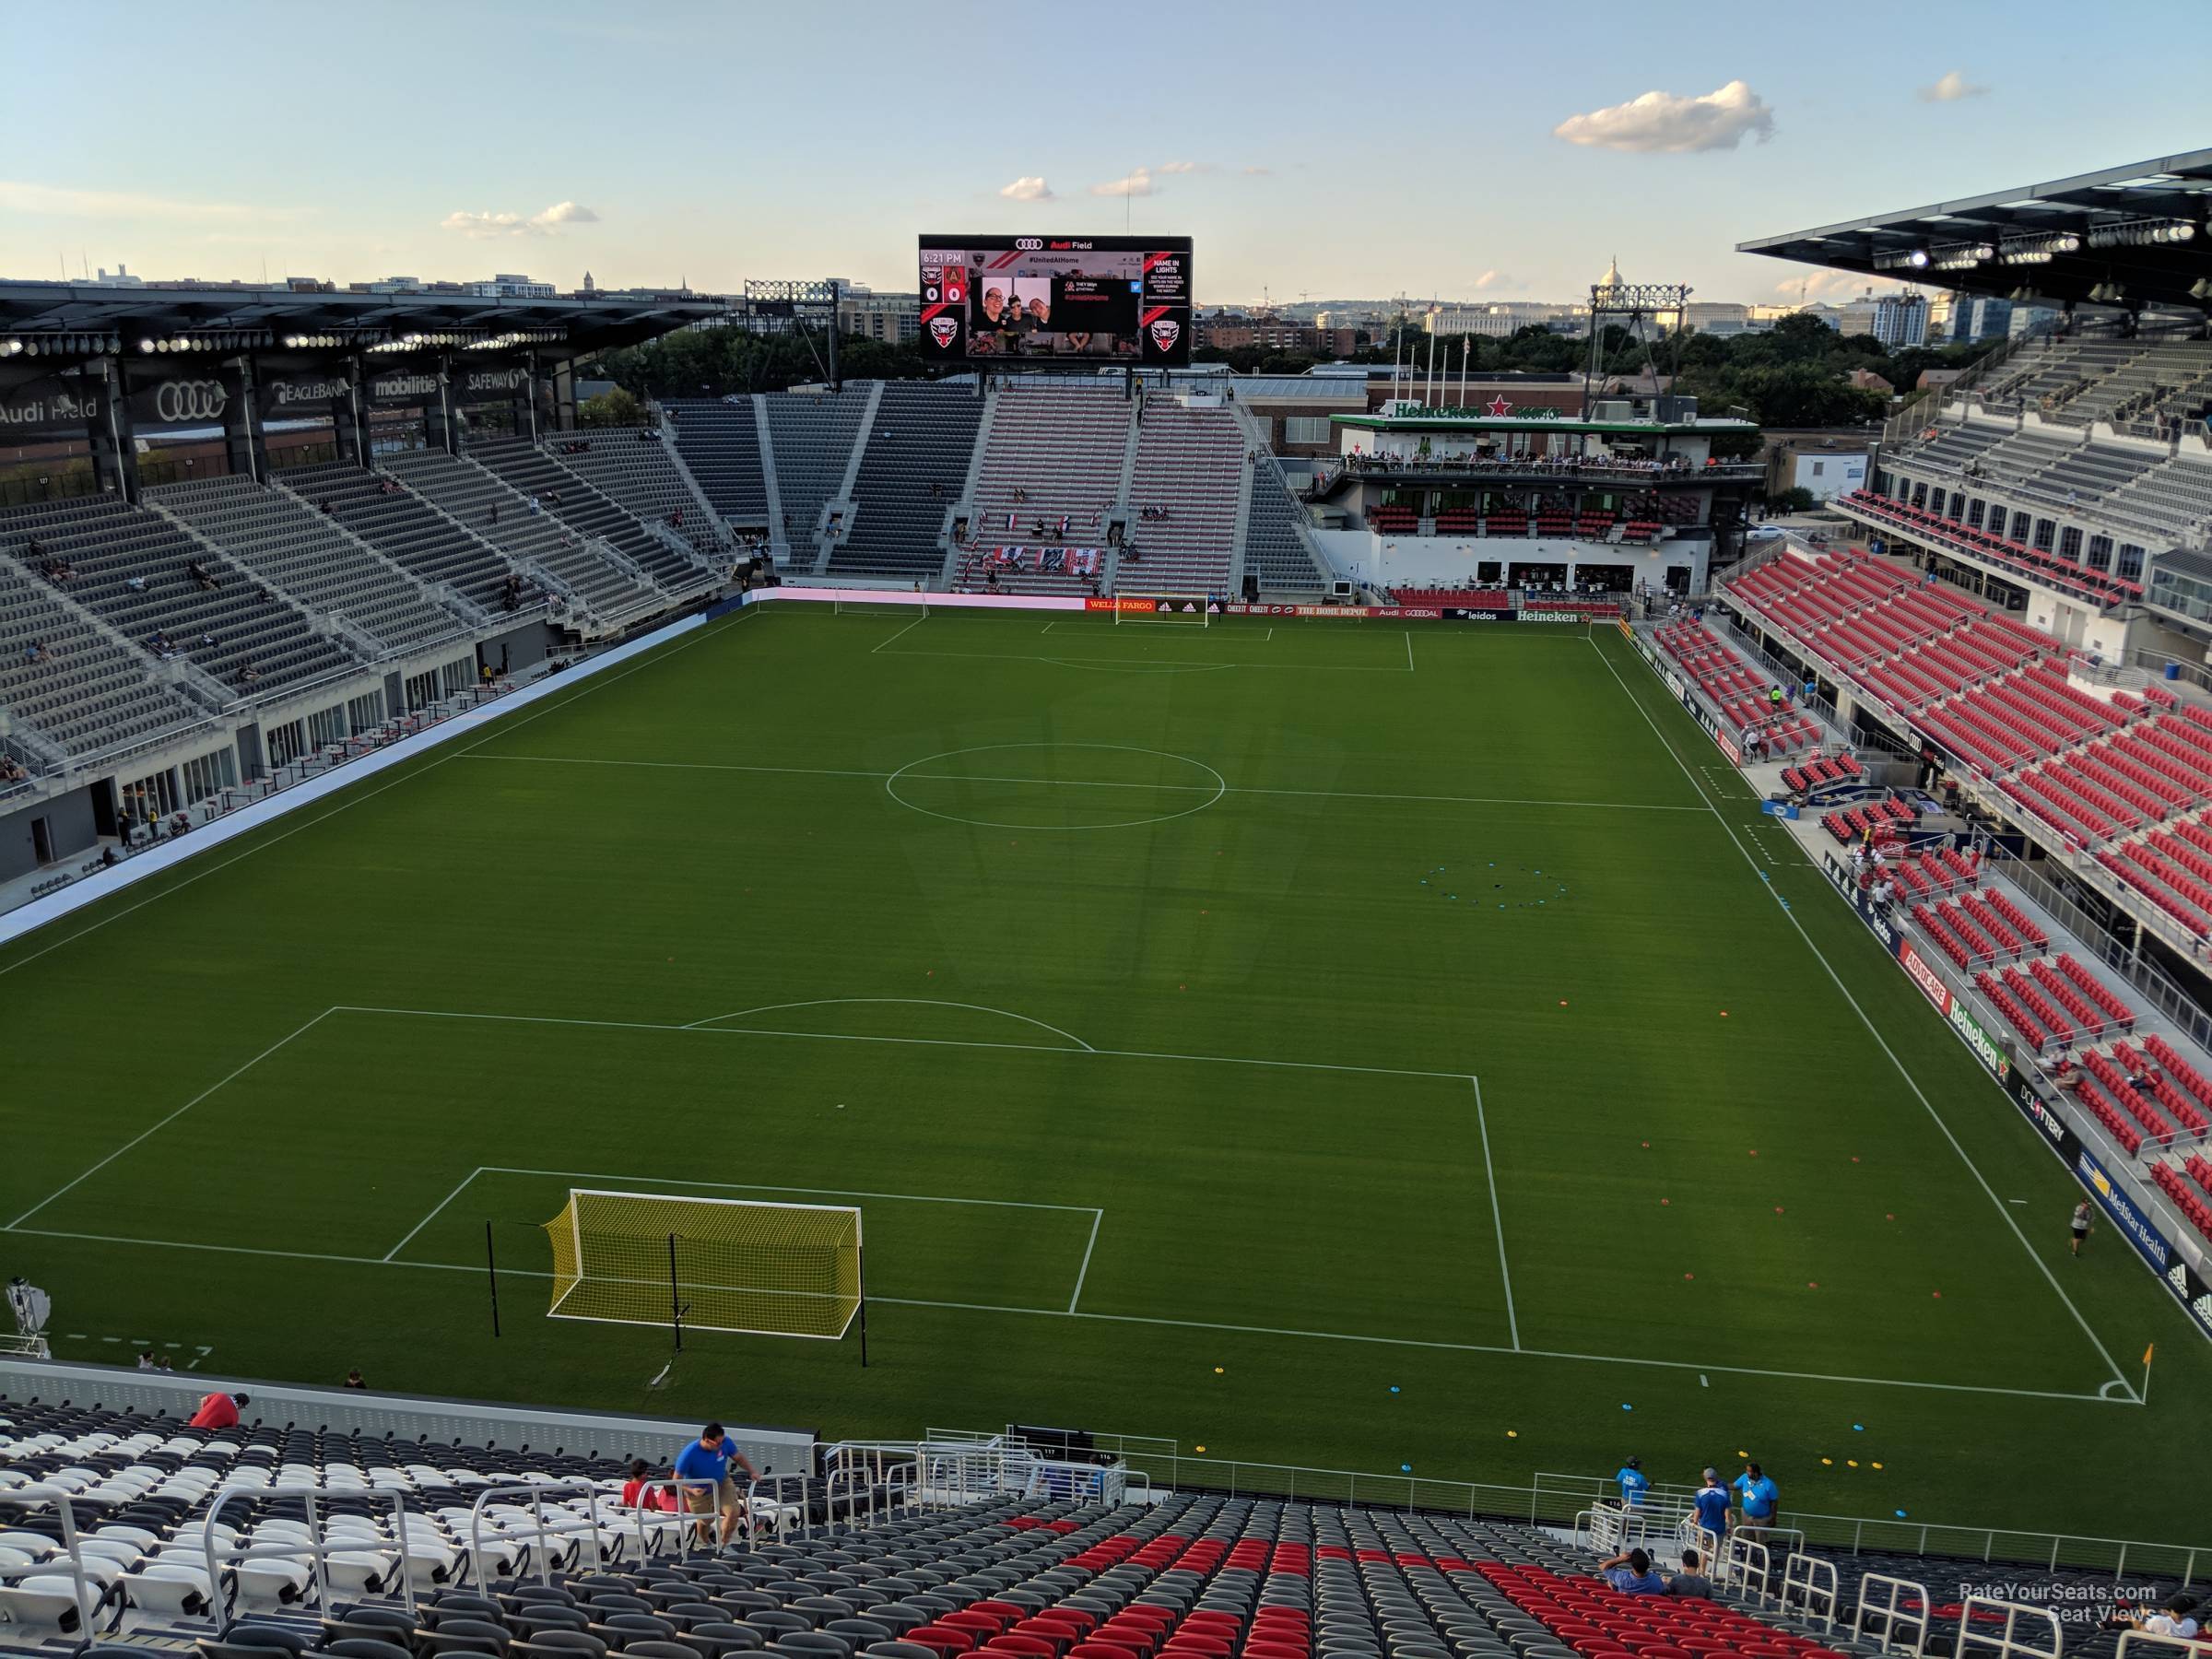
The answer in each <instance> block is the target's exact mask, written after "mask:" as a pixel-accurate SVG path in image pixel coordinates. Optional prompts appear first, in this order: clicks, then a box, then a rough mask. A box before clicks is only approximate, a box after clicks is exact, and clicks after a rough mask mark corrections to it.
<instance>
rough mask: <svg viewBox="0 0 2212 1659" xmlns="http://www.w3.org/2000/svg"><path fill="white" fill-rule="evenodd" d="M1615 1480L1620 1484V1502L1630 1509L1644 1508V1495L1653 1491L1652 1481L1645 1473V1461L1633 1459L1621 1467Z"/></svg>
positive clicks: (1637, 1458) (1639, 1458)
mask: <svg viewBox="0 0 2212 1659" xmlns="http://www.w3.org/2000/svg"><path fill="white" fill-rule="evenodd" d="M1613 1478H1614V1479H1615V1480H1618V1482H1620V1500H1621V1502H1623V1503H1625V1504H1627V1505H1628V1506H1629V1508H1630V1509H1641V1508H1642V1507H1643V1495H1644V1493H1646V1492H1648V1491H1650V1490H1651V1489H1652V1483H1651V1481H1650V1480H1649V1479H1648V1478H1646V1477H1645V1476H1644V1473H1643V1459H1642V1458H1641V1457H1631V1458H1630V1459H1629V1461H1628V1462H1627V1463H1625V1464H1622V1465H1620V1473H1619V1474H1618V1475H1616V1476H1614V1477H1613Z"/></svg>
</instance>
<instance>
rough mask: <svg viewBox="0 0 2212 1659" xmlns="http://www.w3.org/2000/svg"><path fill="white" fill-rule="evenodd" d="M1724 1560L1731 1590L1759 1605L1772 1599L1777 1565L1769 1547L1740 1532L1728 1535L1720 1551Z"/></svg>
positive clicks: (1765, 1603)
mask: <svg viewBox="0 0 2212 1659" xmlns="http://www.w3.org/2000/svg"><path fill="white" fill-rule="evenodd" d="M1721 1559H1722V1561H1723V1562H1724V1568H1725V1571H1726V1572H1727V1575H1728V1583H1729V1586H1730V1588H1732V1589H1733V1590H1735V1593H1736V1594H1738V1595H1741V1596H1744V1597H1745V1598H1747V1599H1748V1600H1754V1601H1757V1602H1758V1603H1759V1606H1762V1607H1763V1606H1766V1605H1767V1603H1768V1602H1769V1601H1771V1600H1772V1599H1773V1597H1774V1594H1775V1588H1776V1586H1775V1583H1774V1562H1773V1558H1772V1557H1771V1555H1769V1554H1768V1552H1767V1547H1766V1546H1765V1545H1764V1544H1761V1543H1759V1541H1758V1540H1757V1539H1756V1538H1747V1537H1746V1536H1744V1535H1743V1534H1742V1533H1740V1532H1733V1533H1730V1534H1729V1535H1728V1542H1727V1544H1726V1545H1725V1546H1724V1547H1723V1548H1722V1550H1721Z"/></svg>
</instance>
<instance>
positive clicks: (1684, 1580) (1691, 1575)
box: [1666, 1549, 1712, 1601]
mask: <svg viewBox="0 0 2212 1659" xmlns="http://www.w3.org/2000/svg"><path fill="white" fill-rule="evenodd" d="M1704 1564H1705V1563H1704V1561H1703V1560H1702V1559H1700V1557H1699V1555H1698V1552H1697V1551H1696V1550H1694V1549H1685V1550H1683V1552H1682V1571H1679V1572H1677V1573H1676V1574H1675V1576H1674V1577H1673V1578H1670V1579H1668V1580H1667V1581H1666V1593H1667V1594H1669V1595H1683V1596H1692V1597H1695V1598H1696V1599H1697V1600H1699V1601H1711V1600H1712V1580H1711V1579H1709V1578H1707V1577H1706V1576H1705V1575H1704V1574H1703V1573H1702V1572H1700V1571H1699V1569H1700V1567H1702V1566H1703V1565H1704Z"/></svg>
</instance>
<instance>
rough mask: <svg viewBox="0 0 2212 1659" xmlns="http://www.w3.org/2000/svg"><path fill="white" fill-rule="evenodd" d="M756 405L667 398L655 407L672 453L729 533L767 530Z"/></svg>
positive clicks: (741, 400)
mask: <svg viewBox="0 0 2212 1659" xmlns="http://www.w3.org/2000/svg"><path fill="white" fill-rule="evenodd" d="M757 401H758V400H756V399H754V398H751V397H736V398H703V397H701V398H670V399H668V400H667V401H665V402H664V403H663V404H662V405H661V410H662V413H663V414H664V415H665V416H666V417H667V419H668V421H669V424H670V428H671V429H672V430H673V431H674V433H675V435H676V450H677V454H678V455H679V456H680V457H681V458H682V461H683V465H684V466H685V468H686V469H687V470H688V472H689V473H690V474H691V476H692V477H693V478H695V479H696V480H698V483H699V488H700V490H701V491H702V492H703V493H704V494H705V496H706V498H707V501H708V504H709V505H710V506H712V508H713V509H714V512H715V515H716V516H717V517H718V518H719V519H720V520H721V521H722V523H724V524H727V525H729V526H730V527H731V528H732V529H735V530H740V531H761V532H765V531H767V530H769V529H770V527H771V516H770V512H769V496H768V486H767V483H766V481H765V480H764V478H763V477H762V470H761V448H760V430H761V426H762V424H763V421H764V417H762V416H761V415H760V414H759V411H758V409H757V408H756V403H757Z"/></svg>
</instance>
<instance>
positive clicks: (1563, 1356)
mask: <svg viewBox="0 0 2212 1659" xmlns="http://www.w3.org/2000/svg"><path fill="white" fill-rule="evenodd" d="M778 1190H782V1191H791V1190H795V1189H789V1188H784V1189H778ZM1070 1207H1077V1206H1070ZM18 1231H20V1232H22V1233H23V1234H24V1235H25V1236H26V1237H29V1238H39V1239H69V1240H75V1241H80V1242H84V1243H91V1244H127V1245H131V1246H134V1247H135V1248H141V1249H149V1250H187V1251H195V1252H201V1253H211V1254H216V1255H246V1256H263V1257H277V1258H282V1259H286V1260H290V1261H299V1262H326V1263H330V1264H333V1265H340V1266H347V1267H395V1268H399V1269H402V1270H410V1269H411V1270H417V1271H422V1272H431V1273H471V1274H475V1273H482V1272H483V1271H484V1265H483V1264H482V1263H481V1262H396V1261H394V1262H387V1261H384V1260H382V1259H381V1258H379V1257H376V1256H357V1255H336V1254H324V1253H316V1252H312V1251H304V1250H269V1249H264V1248H260V1247H258V1246H253V1245H244V1244H206V1243H194V1242H189V1241H183V1240H179V1239H139V1238H126V1237H123V1236H121V1235H118V1234H113V1233H89V1232H65V1231H61V1230H56V1229H51V1228H43V1227H27V1228H21V1229H18ZM500 1272H501V1273H502V1274H504V1275H507V1276H508V1277H513V1278H531V1279H549V1278H551V1277H553V1275H552V1274H551V1273H549V1272H546V1271H544V1270H542V1269H538V1268H530V1267H502V1268H500ZM868 1300H870V1301H872V1302H881V1303H883V1304H884V1305H886V1306H887V1307H900V1308H938V1309H944V1310H947V1311H948V1312H966V1313H1004V1314H1014V1315H1020V1316H1023V1317H1027V1318H1032V1319H1082V1320H1089V1321H1091V1322H1093V1323H1096V1324H1135V1325H1156V1326H1161V1327H1164V1328H1168V1329H1172V1330H1185V1331H1221V1332H1225V1333H1228V1334H1230V1335H1246V1336H1288V1337H1296V1338H1299V1339H1300V1340H1307V1341H1314V1342H1354V1343H1364V1344H1371V1345H1373V1346H1376V1347H1411V1348H1429V1349H1435V1350H1441V1351H1443V1352H1446V1353H1457V1354H1494V1355H1497V1356H1499V1357H1500V1358H1501V1359H1558V1360H1562V1361H1566V1362H1568V1363H1570V1364H1577V1365H1625V1366H1629V1367H1630V1368H1642V1369H1646V1370H1653V1371H1688V1372H1690V1373H1692V1374H1702V1373H1706V1372H1711V1373H1714V1374H1717V1375H1721V1376H1730V1377H1769V1378H1775V1379H1779V1380H1782V1381H1785V1382H1839V1383H1846V1384H1850V1385H1852V1386H1854V1387H1868V1388H1911V1389H1918V1390H1923V1391H1927V1392H1933V1393H1938V1394H2002V1395H2007V1396H2010V1397H2012V1398H2016V1399H2028V1400H2064V1401H2068V1402H2072V1403H2077V1404H2080V1405H2085V1406H2140V1405H2141V1404H2142V1401H2141V1400H2139V1399H2136V1398H2135V1397H2133V1390H2132V1389H2130V1390H2129V1393H2128V1394H2125V1395H2123V1396H2121V1397H2119V1398H2117V1399H2115V1398H2113V1397H2112V1396H2111V1395H2109V1394H2101V1393H2100V1394H2071V1393H2067V1392H2065V1391H2064V1390H2059V1389H2046V1388H2014V1387H2006V1386H2001V1385H1998V1384H1994V1383H1984V1382H1924V1381H1921V1380H1919V1379H1915V1378H1910V1377H1860V1376H1851V1375H1847V1374H1844V1373H1841V1372H1834V1371H1781V1370H1773V1369H1769V1368H1762V1367H1759V1366H1749V1365H1715V1364H1714V1363H1712V1361H1711V1360H1709V1359H1652V1358H1650V1357H1649V1356H1645V1355H1632V1354H1583V1353H1576V1352H1572V1351H1571V1350H1568V1349H1562V1348H1532V1347H1523V1348H1510V1347H1500V1346H1499V1345H1498V1344H1496V1343H1489V1342H1444V1341H1440V1340H1436V1339H1433V1338H1429V1337H1419V1336H1377V1335H1369V1334H1367V1333H1364V1332H1359V1331H1314V1330H1302V1329H1300V1328H1297V1327H1295V1326H1288V1325H1261V1324H1231V1323H1228V1322H1225V1321H1219V1320H1210V1319H1171V1318H1167V1317H1164V1316H1160V1315H1157V1314H1147V1313H1096V1312H1088V1311H1081V1312H1071V1311H1070V1310H1067V1309H1065V1308H1025V1307H1019V1306H1015V1305H1011V1304H1006V1303H1000V1302H967V1301H947V1300H938V1299H935V1298H931V1297H920V1296H880V1295H877V1294H875V1293H874V1292H871V1293H870V1294H869V1297H868ZM2106 1386H2107V1387H2110V1386H2111V1384H2109V1383H2108V1384H2107V1385H2106ZM2120 1386H2121V1387H2123V1388H2128V1387H2129V1385H2128V1384H2127V1383H2125V1382H2122V1383H2121V1384H2120Z"/></svg>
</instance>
